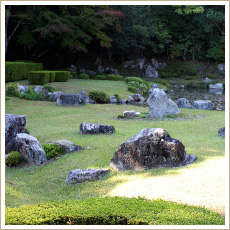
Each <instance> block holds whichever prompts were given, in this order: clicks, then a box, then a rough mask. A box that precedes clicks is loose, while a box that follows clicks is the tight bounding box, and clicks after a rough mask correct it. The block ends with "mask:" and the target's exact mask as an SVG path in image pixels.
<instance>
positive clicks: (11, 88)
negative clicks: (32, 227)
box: [6, 83, 20, 97]
mask: <svg viewBox="0 0 230 230" xmlns="http://www.w3.org/2000/svg"><path fill="white" fill-rule="evenodd" d="M6 96H8V97H20V92H19V91H18V84H14V83H12V84H9V85H8V86H7V91H6Z"/></svg>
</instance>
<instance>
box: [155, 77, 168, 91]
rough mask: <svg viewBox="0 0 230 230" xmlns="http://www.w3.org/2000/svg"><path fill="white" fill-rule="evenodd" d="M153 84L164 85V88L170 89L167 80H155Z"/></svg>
mask: <svg viewBox="0 0 230 230" xmlns="http://www.w3.org/2000/svg"><path fill="white" fill-rule="evenodd" d="M154 82H155V83H159V84H162V85H164V86H166V87H167V88H168V89H170V87H171V86H170V84H169V82H168V81H167V80H164V79H163V80H156V81H154Z"/></svg>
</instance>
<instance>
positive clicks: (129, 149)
mask: <svg viewBox="0 0 230 230" xmlns="http://www.w3.org/2000/svg"><path fill="white" fill-rule="evenodd" d="M185 160H186V152H185V147H184V145H183V144H182V143H181V142H180V141H179V140H177V139H174V138H172V137H170V135H169V134H168V132H167V131H166V130H164V129H161V128H154V129H142V130H141V131H140V132H139V133H138V134H137V135H136V136H134V137H132V138H131V139H129V140H128V141H125V142H123V143H122V144H121V145H120V146H119V147H118V148H117V150H116V152H115V153H114V157H113V158H112V160H111V162H110V166H112V167H113V168H114V169H116V170H141V169H150V168H153V167H175V166H179V165H181V164H182V162H184V161H185Z"/></svg>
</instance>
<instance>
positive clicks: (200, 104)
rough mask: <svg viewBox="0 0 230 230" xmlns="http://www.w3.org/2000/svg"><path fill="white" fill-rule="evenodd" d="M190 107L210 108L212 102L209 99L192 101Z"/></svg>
mask: <svg viewBox="0 0 230 230" xmlns="http://www.w3.org/2000/svg"><path fill="white" fill-rule="evenodd" d="M191 108H192V109H203V110H212V102H211V101H209V100H197V101H194V102H193V103H192V106H191Z"/></svg>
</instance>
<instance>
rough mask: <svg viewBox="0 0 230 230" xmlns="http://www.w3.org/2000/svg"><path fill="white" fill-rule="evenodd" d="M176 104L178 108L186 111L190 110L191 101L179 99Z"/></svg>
mask: <svg viewBox="0 0 230 230" xmlns="http://www.w3.org/2000/svg"><path fill="white" fill-rule="evenodd" d="M176 104H177V106H178V108H184V109H188V108H189V101H188V100H187V99H186V98H179V99H178V101H177V102H176Z"/></svg>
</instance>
